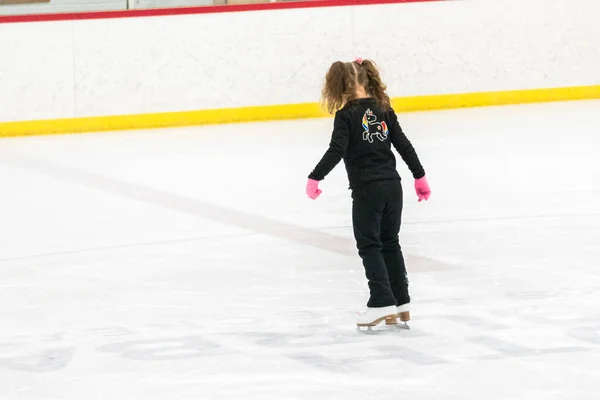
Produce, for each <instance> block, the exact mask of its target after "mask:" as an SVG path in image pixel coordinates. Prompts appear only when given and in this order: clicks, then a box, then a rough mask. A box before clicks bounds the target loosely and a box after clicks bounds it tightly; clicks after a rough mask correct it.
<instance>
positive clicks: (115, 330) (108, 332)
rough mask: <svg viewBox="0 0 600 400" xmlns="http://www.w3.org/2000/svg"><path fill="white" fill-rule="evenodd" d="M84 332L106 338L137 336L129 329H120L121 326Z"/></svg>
mask: <svg viewBox="0 0 600 400" xmlns="http://www.w3.org/2000/svg"><path fill="white" fill-rule="evenodd" d="M86 331H87V332H94V333H97V334H100V335H101V336H108V337H113V336H129V335H135V334H137V332H134V331H132V330H131V329H129V328H125V327H121V326H115V327H110V328H93V329H87V330H86Z"/></svg>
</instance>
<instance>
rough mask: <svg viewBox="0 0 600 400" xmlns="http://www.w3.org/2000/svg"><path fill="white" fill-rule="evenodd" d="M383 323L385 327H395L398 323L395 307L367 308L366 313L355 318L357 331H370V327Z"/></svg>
mask: <svg viewBox="0 0 600 400" xmlns="http://www.w3.org/2000/svg"><path fill="white" fill-rule="evenodd" d="M383 321H385V324H386V325H396V324H397V323H398V316H397V313H396V307H395V306H387V307H369V308H367V311H365V312H364V313H362V314H359V315H358V317H357V318H356V326H357V329H359V330H360V328H365V327H366V328H368V329H369V331H370V330H371V328H372V327H374V326H377V325H379V324H380V323H381V322H383Z"/></svg>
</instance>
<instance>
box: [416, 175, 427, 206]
mask: <svg viewBox="0 0 600 400" xmlns="http://www.w3.org/2000/svg"><path fill="white" fill-rule="evenodd" d="M415 190H416V191H417V196H418V197H419V202H421V201H423V200H428V199H429V196H431V189H429V183H427V179H426V178H425V177H422V178H419V179H415Z"/></svg>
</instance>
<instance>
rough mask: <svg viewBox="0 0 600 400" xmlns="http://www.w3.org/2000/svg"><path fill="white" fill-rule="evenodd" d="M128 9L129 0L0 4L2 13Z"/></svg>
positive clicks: (65, 0) (72, 0) (53, 0)
mask: <svg viewBox="0 0 600 400" xmlns="http://www.w3.org/2000/svg"><path fill="white" fill-rule="evenodd" d="M125 9H127V0H52V1H51V2H50V3H41V4H15V5H5V6H0V15H26V14H50V13H65V12H80V11H87V12H89V11H109V10H125Z"/></svg>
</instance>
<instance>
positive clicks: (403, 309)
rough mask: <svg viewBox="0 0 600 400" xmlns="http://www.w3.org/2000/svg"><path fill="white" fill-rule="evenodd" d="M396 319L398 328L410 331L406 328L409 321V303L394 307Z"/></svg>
mask: <svg viewBox="0 0 600 400" xmlns="http://www.w3.org/2000/svg"><path fill="white" fill-rule="evenodd" d="M396 317H397V319H398V321H399V324H398V326H399V327H400V328H404V329H410V327H409V326H408V321H410V303H406V304H402V305H401V306H398V307H396Z"/></svg>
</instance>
